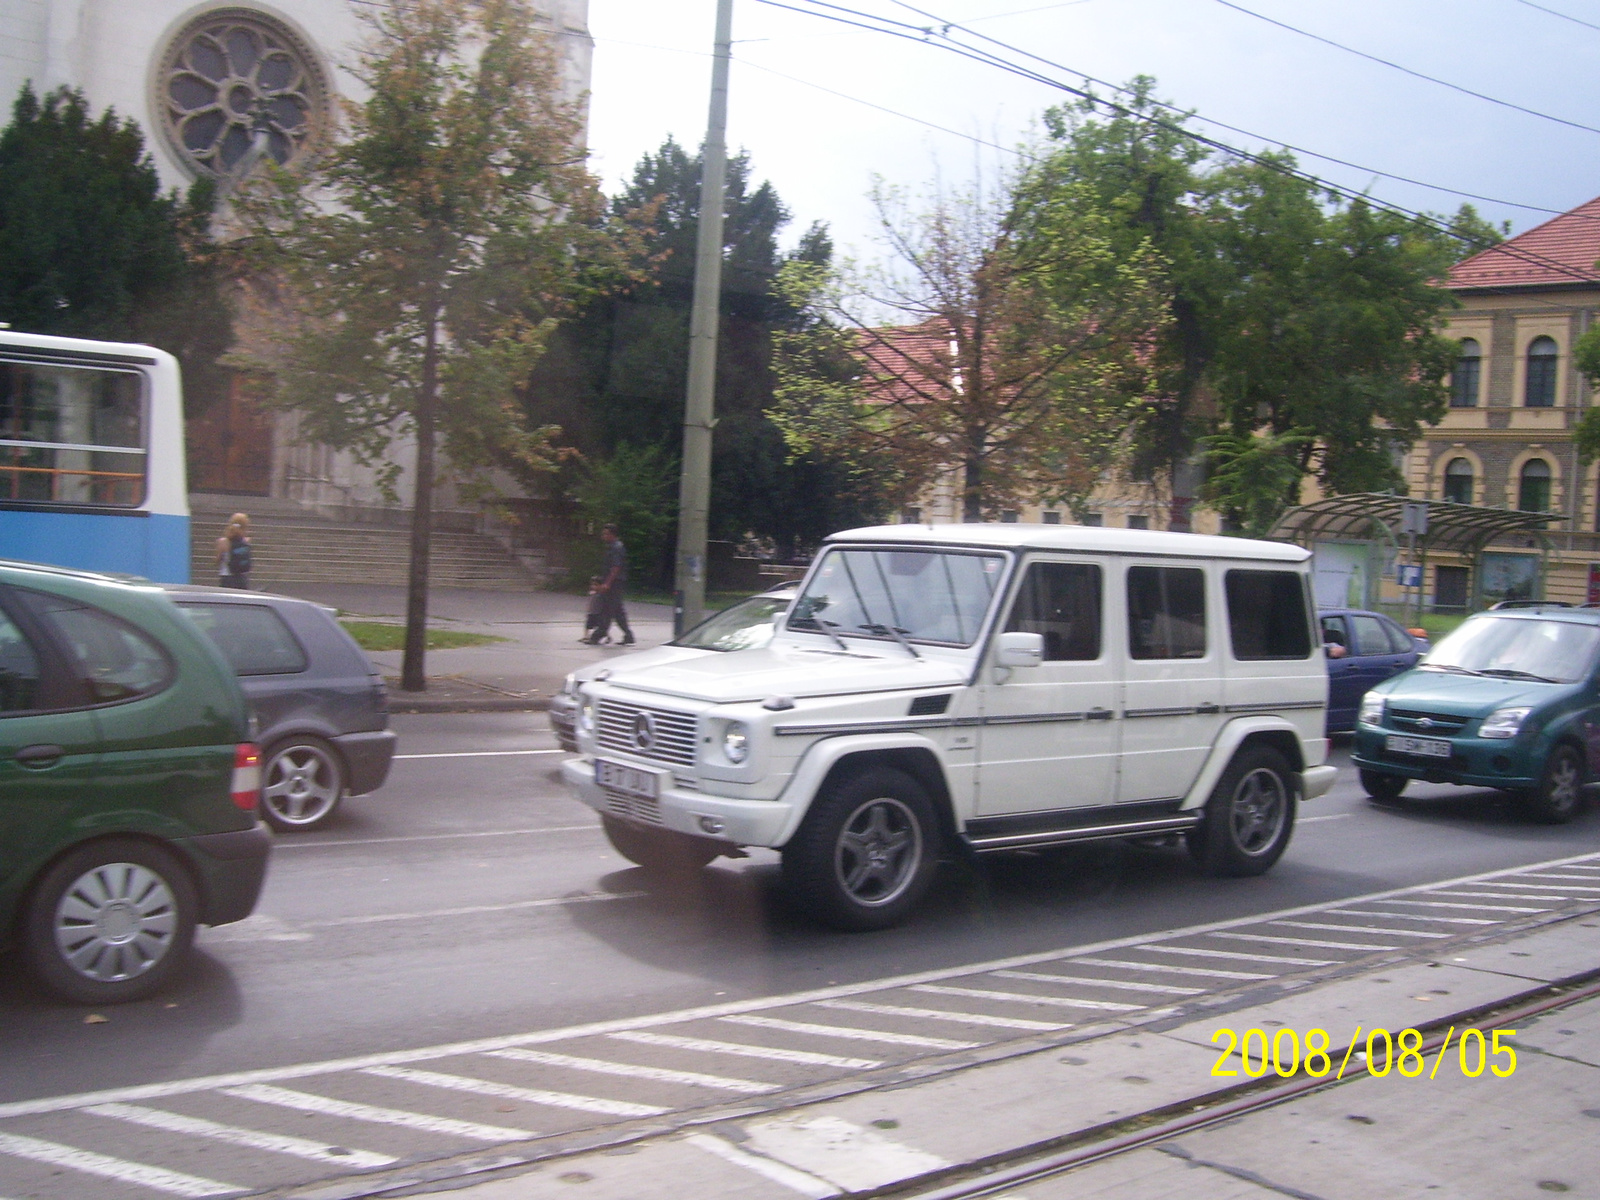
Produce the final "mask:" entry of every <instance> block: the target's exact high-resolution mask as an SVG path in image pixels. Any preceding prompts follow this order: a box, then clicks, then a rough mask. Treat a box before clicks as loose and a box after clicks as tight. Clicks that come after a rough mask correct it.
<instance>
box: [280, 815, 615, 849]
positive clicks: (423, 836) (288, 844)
mask: <svg viewBox="0 0 1600 1200" xmlns="http://www.w3.org/2000/svg"><path fill="white" fill-rule="evenodd" d="M588 829H592V830H595V831H596V832H598V831H599V829H600V826H599V824H598V822H596V823H592V824H589V825H546V826H545V827H544V828H542V829H475V830H473V831H471V832H470V833H419V834H416V835H414V836H411V837H381V838H344V839H339V838H322V839H321V840H320V841H311V840H308V839H306V838H279V839H277V840H276V841H275V842H273V844H272V852H273V853H274V854H281V853H282V852H283V851H285V850H309V849H314V848H316V847H319V846H388V845H392V844H393V843H395V842H444V841H449V840H451V839H453V838H486V837H522V836H524V835H527V834H535V833H538V834H543V833H582V832H583V831H584V830H588Z"/></svg>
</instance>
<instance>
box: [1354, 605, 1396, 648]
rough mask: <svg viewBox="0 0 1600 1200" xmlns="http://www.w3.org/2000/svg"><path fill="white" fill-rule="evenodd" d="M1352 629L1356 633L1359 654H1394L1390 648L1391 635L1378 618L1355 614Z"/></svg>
mask: <svg viewBox="0 0 1600 1200" xmlns="http://www.w3.org/2000/svg"><path fill="white" fill-rule="evenodd" d="M1350 625H1351V628H1352V629H1354V631H1355V637H1356V653H1357V654H1394V653H1396V651H1394V650H1391V649H1390V648H1389V633H1388V630H1386V629H1385V628H1384V627H1383V622H1382V621H1380V620H1379V619H1378V618H1377V617H1364V616H1362V615H1361V614H1360V613H1353V614H1351V617H1350Z"/></svg>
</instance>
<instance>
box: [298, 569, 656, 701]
mask: <svg viewBox="0 0 1600 1200" xmlns="http://www.w3.org/2000/svg"><path fill="white" fill-rule="evenodd" d="M281 590H282V591H283V592H284V593H286V594H288V595H293V596H300V597H302V598H304V599H307V600H315V601H317V602H318V603H319V604H327V605H331V606H332V607H334V608H337V609H340V610H342V613H343V615H345V616H348V617H360V618H371V619H374V620H379V621H386V622H392V623H394V624H397V625H398V624H403V623H404V621H405V611H406V594H405V589H404V588H399V587H383V586H377V585H367V584H349V583H300V584H293V583H291V584H284V585H282V586H281ZM587 608H588V597H586V596H570V595H566V594H564V593H561V592H539V591H527V592H487V591H473V590H469V589H466V588H439V589H435V590H434V591H432V592H430V593H429V598H428V623H429V625H430V626H432V627H434V628H441V629H456V630H462V631H465V632H468V633H486V634H489V635H491V636H494V637H500V638H505V639H506V640H505V641H503V642H492V643H490V644H488V645H484V646H463V647H460V648H458V649H454V650H430V651H428V658H427V672H428V690H427V691H426V692H422V693H412V692H402V691H400V690H399V684H398V679H399V675H400V651H398V650H385V651H378V652H373V653H371V654H370V657H371V658H372V661H373V662H375V663H376V664H377V665H378V668H379V669H380V670H381V671H382V672H383V673H384V675H385V676H387V677H388V678H389V707H390V710H391V711H393V712H495V711H517V712H524V711H531V710H540V709H544V708H546V707H548V706H549V703H550V697H551V696H552V695H554V694H555V693H556V692H557V691H559V690H560V688H561V684H562V681H563V680H564V679H565V678H566V676H567V673H568V672H569V671H572V670H574V669H576V668H577V667H581V666H587V665H588V664H589V663H592V662H596V661H601V660H604V659H607V658H615V657H617V656H618V655H621V654H627V653H631V652H632V651H634V650H646V649H649V648H650V647H652V646H659V645H661V644H662V643H663V642H666V641H668V640H670V639H671V637H672V610H671V609H670V608H668V607H666V606H665V605H661V604H634V603H631V602H630V603H629V604H628V618H629V621H630V623H631V624H632V626H633V632H634V636H635V637H636V638H637V639H638V643H637V645H634V646H628V647H623V646H619V645H611V646H584V645H580V644H579V641H578V639H579V638H580V637H581V636H582V634H583V618H584V612H585V611H586V610H587ZM612 636H613V637H617V636H618V635H617V634H616V631H615V630H613V631H612Z"/></svg>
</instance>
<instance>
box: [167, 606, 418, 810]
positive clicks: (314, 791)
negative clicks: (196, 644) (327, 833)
mask: <svg viewBox="0 0 1600 1200" xmlns="http://www.w3.org/2000/svg"><path fill="white" fill-rule="evenodd" d="M166 590H167V593H168V595H170V596H171V598H172V600H173V601H174V602H175V603H176V604H177V606H178V607H179V608H180V609H182V610H183V611H184V612H185V613H187V614H188V615H189V616H190V617H191V618H192V619H193V620H194V622H195V624H197V625H199V626H200V628H201V629H203V630H204V631H205V632H206V633H207V634H208V635H209V636H210V638H211V640H212V641H213V642H215V643H216V645H217V648H218V649H219V650H221V651H222V653H223V656H224V657H225V658H226V659H227V660H228V662H229V663H230V664H232V666H233V669H234V671H235V672H237V673H238V676H239V683H240V685H241V686H242V687H243V688H244V694H245V699H246V700H248V701H249V702H250V709H251V711H252V712H253V713H254V715H255V718H256V720H257V722H258V723H259V728H258V730H257V733H256V742H257V744H259V745H260V746H261V815H262V816H263V817H264V818H265V819H266V820H267V822H268V823H269V824H271V825H272V826H273V827H274V828H276V829H281V830H296V829H312V828H314V827H316V826H318V825H321V824H323V823H324V822H325V821H327V820H328V818H329V817H331V816H333V813H334V811H335V810H336V809H337V808H338V807H339V802H340V801H341V800H342V799H344V797H345V796H347V795H348V796H359V795H363V794H365V793H367V792H374V791H377V790H378V788H380V787H382V786H383V782H384V780H385V779H387V778H388V776H389V764H390V761H391V760H392V759H393V757H394V748H395V741H396V735H395V732H394V731H393V730H392V729H390V728H389V727H388V725H389V706H388V698H387V694H386V693H385V691H384V684H383V677H382V676H381V675H379V674H378V670H377V668H376V667H374V666H373V665H372V662H371V660H370V659H368V658H367V656H366V654H365V653H363V652H362V650H361V647H360V646H358V645H356V643H355V641H354V639H353V638H351V636H350V635H349V634H348V633H346V632H345V631H344V629H343V628H342V627H341V626H340V625H339V623H338V621H336V620H334V618H333V614H332V612H331V611H330V610H329V609H326V608H324V607H323V606H322V605H320V604H313V603H312V602H311V601H309V600H299V599H296V598H294V597H292V596H274V595H269V594H267V593H264V592H243V591H236V590H234V589H231V588H209V587H200V586H187V585H169V586H168V587H167V589H166Z"/></svg>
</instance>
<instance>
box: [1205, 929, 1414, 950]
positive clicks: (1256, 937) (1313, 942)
mask: <svg viewBox="0 0 1600 1200" xmlns="http://www.w3.org/2000/svg"><path fill="white" fill-rule="evenodd" d="M1378 932H1379V933H1382V932H1383V930H1379V931H1378ZM1206 936H1207V937H1214V938H1228V939H1231V940H1233V941H1237V942H1273V943H1275V944H1277V945H1280V946H1317V947H1319V948H1320V949H1323V950H1398V949H1400V947H1399V946H1380V945H1377V944H1376V943H1373V942H1326V941H1319V940H1318V939H1316V938H1295V937H1272V936H1271V935H1269V934H1265V933H1208V934H1206Z"/></svg>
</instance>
